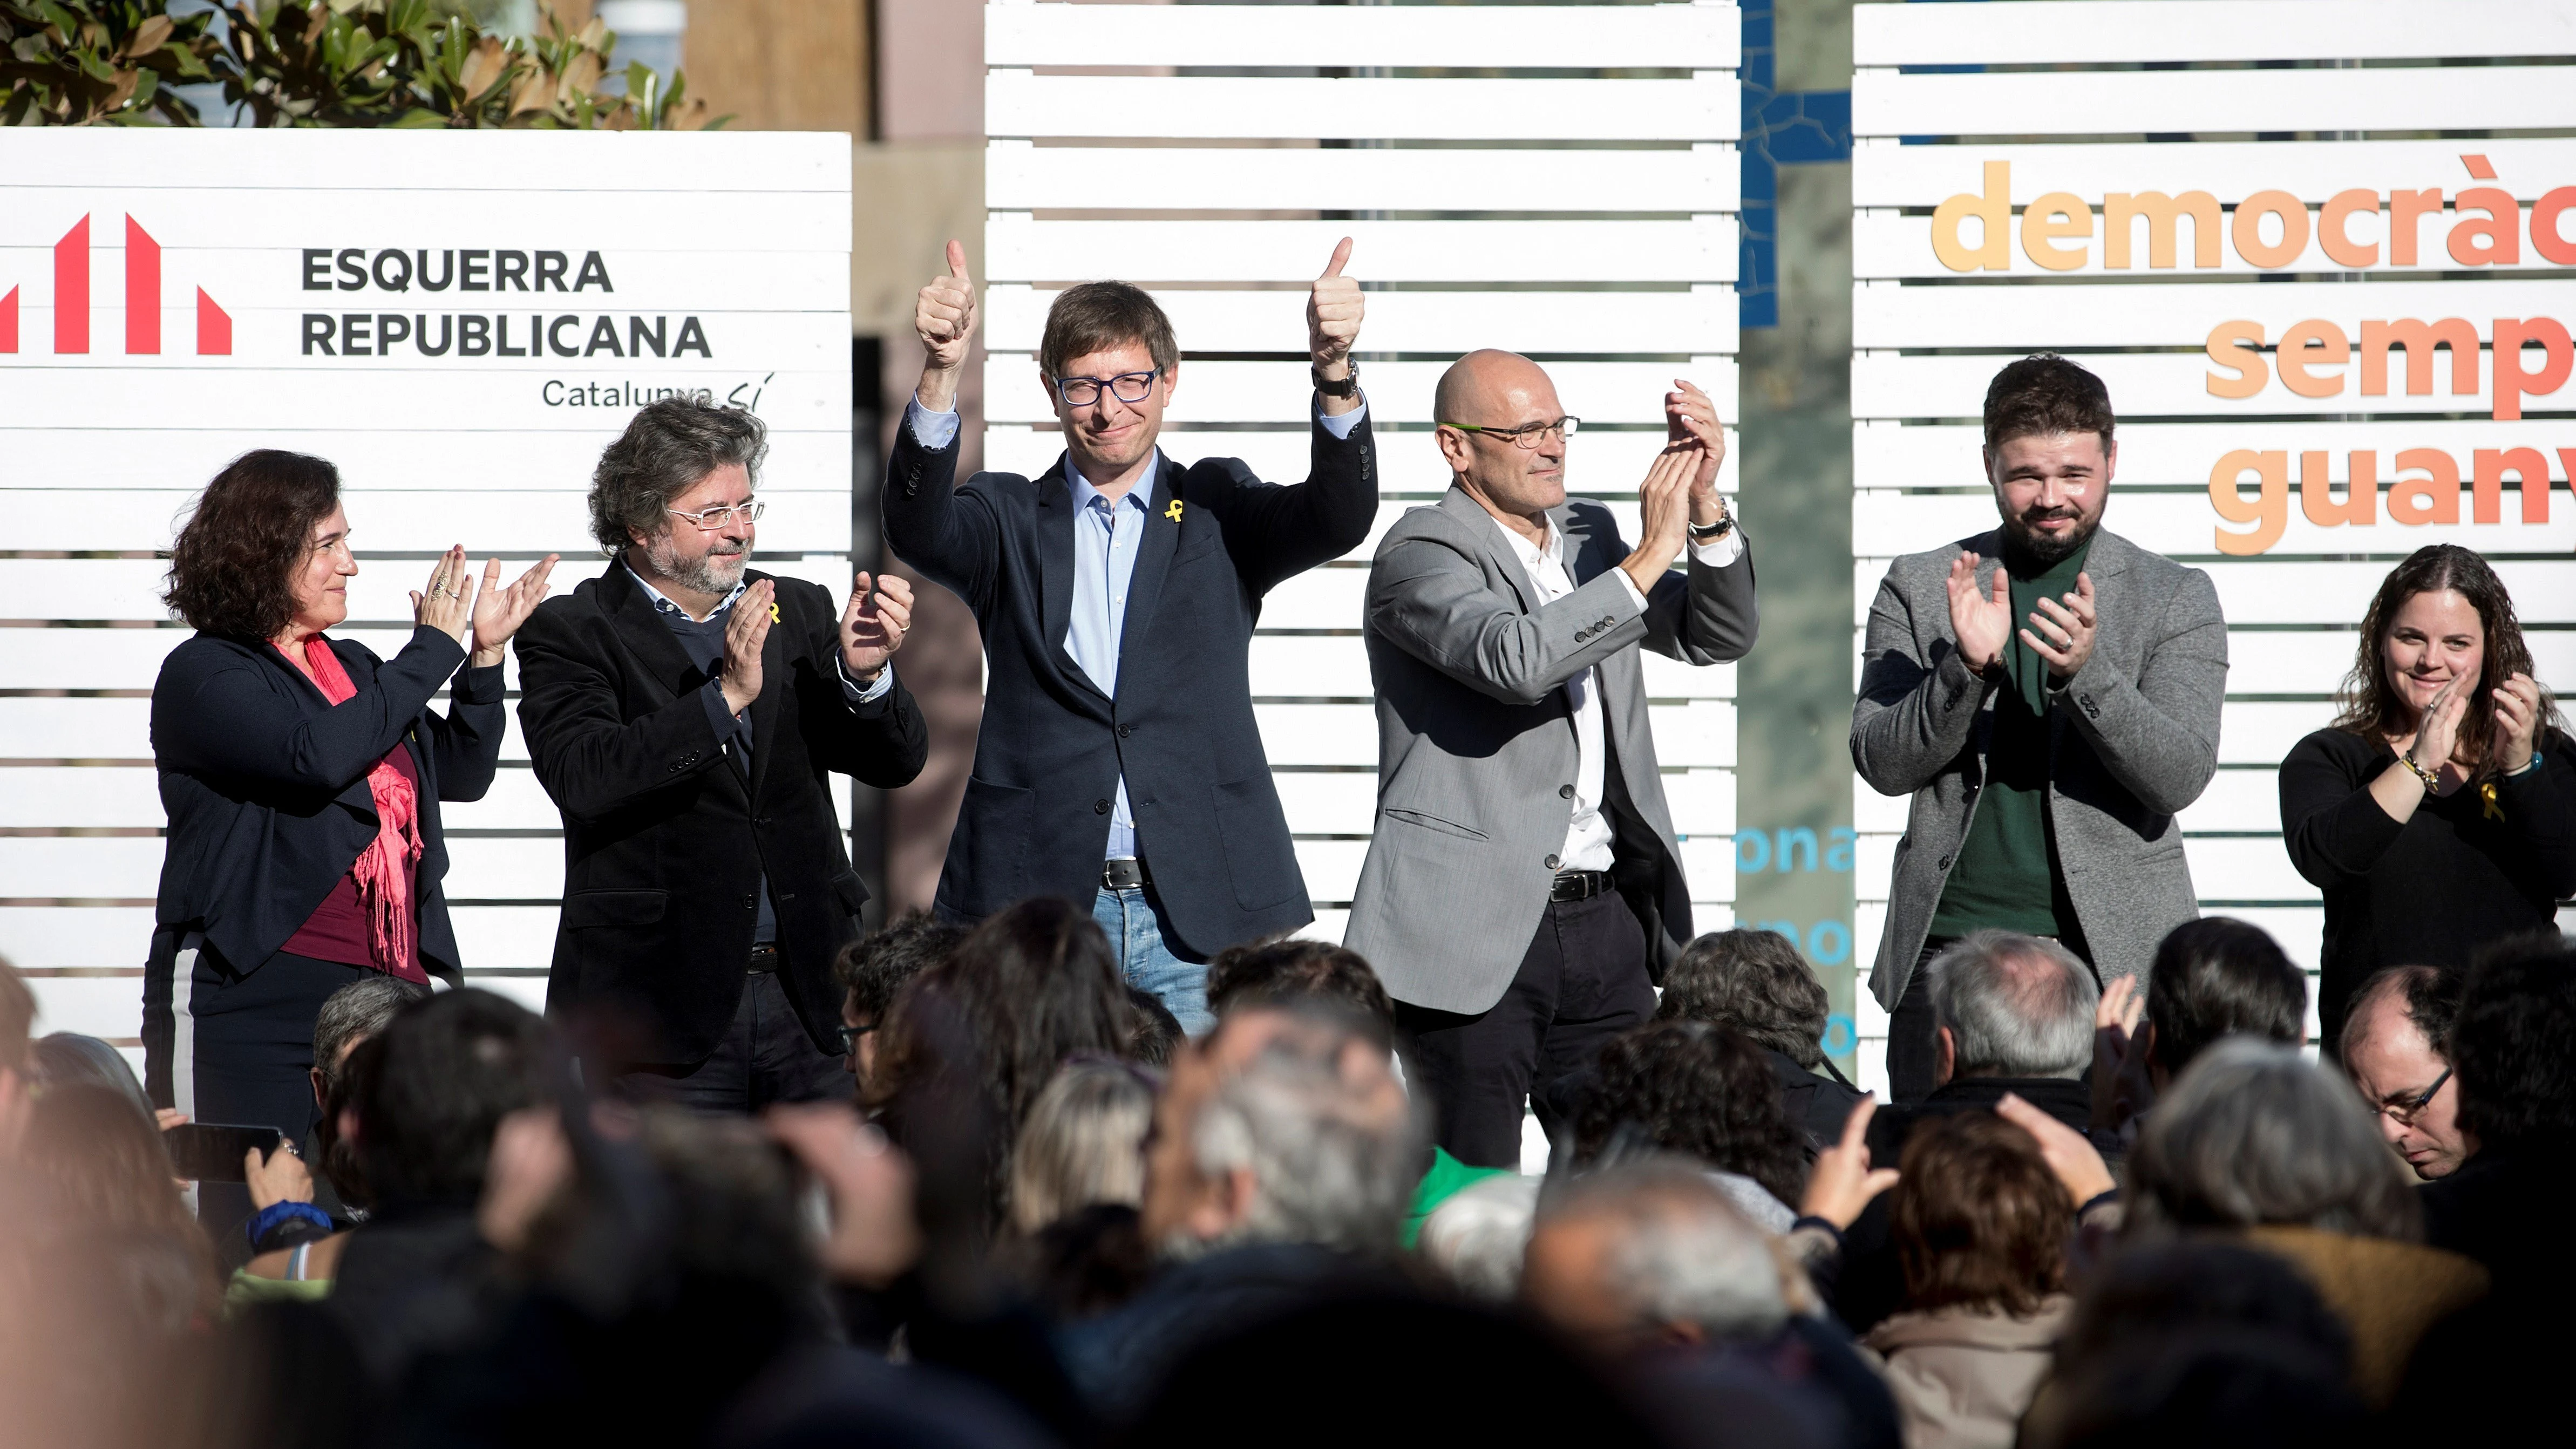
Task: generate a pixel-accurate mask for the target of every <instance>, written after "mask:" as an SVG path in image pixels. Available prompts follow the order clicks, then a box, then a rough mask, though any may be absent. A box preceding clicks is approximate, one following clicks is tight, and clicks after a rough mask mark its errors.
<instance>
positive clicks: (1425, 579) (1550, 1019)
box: [1343, 351, 1756, 1167]
mask: <svg viewBox="0 0 2576 1449" xmlns="http://www.w3.org/2000/svg"><path fill="white" fill-rule="evenodd" d="M1434 407H1435V409H1436V411H1437V413H1438V422H1439V429H1438V432H1437V433H1436V435H1435V436H1436V437H1437V438H1438V440H1439V444H1440V451H1441V455H1442V456H1443V457H1444V458H1445V459H1447V461H1448V463H1449V467H1450V471H1451V473H1452V475H1453V477H1452V479H1451V485H1450V489H1449V492H1448V494H1447V496H1445V497H1443V498H1442V499H1441V500H1440V502H1439V503H1438V504H1437V505H1435V506H1433V507H1430V508H1416V509H1413V510H1411V511H1409V512H1407V513H1406V514H1405V515H1404V516H1403V517H1402V518H1400V519H1398V520H1397V521H1396V523H1395V525H1394V526H1393V527H1392V528H1390V529H1389V530H1388V531H1387V534H1386V538H1385V540H1384V541H1383V542H1381V543H1380V544H1379V545H1378V550H1377V557H1376V560H1375V562H1374V563H1373V564H1372V565H1371V569H1370V573H1369V591H1368V655H1369V673H1370V675H1371V677H1372V678H1373V679H1374V681H1375V683H1376V686H1377V720H1378V811H1377V820H1376V829H1375V833H1374V835H1373V836H1372V838H1371V840H1370V842H1369V853H1368V860H1367V862H1366V863H1365V864H1364V865H1362V866H1361V868H1360V881H1359V889H1358V891H1357V893H1356V897H1355V898H1354V899H1353V900H1352V902H1351V917H1350V924H1349V927H1348V928H1347V930H1346V931H1345V933H1344V937H1343V942H1344V944H1345V945H1347V946H1349V947H1350V948H1351V949H1352V950H1354V951H1357V952H1359V953H1360V954H1361V955H1363V956H1366V957H1367V958H1368V959H1369V961H1370V962H1371V963H1372V964H1373V965H1374V966H1375V967H1376V968H1377V972H1378V975H1379V977H1380V978H1381V979H1382V980H1384V982H1385V983H1386V989H1387V994H1388V995H1390V996H1392V997H1393V998H1394V999H1395V1003H1396V1008H1395V1009H1396V1023H1397V1028H1398V1031H1399V1034H1400V1036H1401V1038H1402V1045H1403V1047H1404V1049H1405V1053H1406V1057H1407V1060H1408V1062H1409V1063H1410V1065H1409V1067H1408V1072H1409V1073H1410V1076H1411V1080H1412V1084H1413V1086H1414V1088H1415V1089H1416V1090H1417V1091H1419V1092H1421V1093H1423V1094H1424V1095H1425V1096H1427V1098H1428V1099H1429V1100H1430V1102H1431V1103H1432V1105H1433V1109H1434V1114H1435V1121H1436V1123H1437V1134H1438V1141H1439V1143H1440V1145H1441V1146H1443V1147H1445V1148H1447V1149H1448V1150H1449V1152H1450V1153H1451V1154H1452V1155H1453V1156H1456V1157H1457V1158H1459V1159H1460V1160H1462V1161H1465V1162H1468V1163H1471V1164H1474V1165H1476V1166H1481V1167H1513V1166H1517V1165H1518V1164H1519V1162H1520V1155H1521V1154H1520V1142H1521V1120H1522V1110H1523V1104H1524V1102H1525V1101H1530V1100H1535V1101H1536V1102H1537V1104H1538V1112H1539V1119H1540V1122H1541V1124H1542V1125H1544V1126H1545V1127H1546V1128H1547V1129H1548V1133H1549V1136H1550V1137H1551V1138H1556V1137H1558V1136H1559V1129H1560V1125H1561V1124H1560V1123H1558V1122H1557V1121H1556V1120H1555V1119H1556V1116H1557V1113H1556V1112H1555V1111H1554V1110H1553V1108H1552V1106H1551V1104H1550V1103H1549V1101H1548V1097H1547V1088H1548V1087H1549V1086H1550V1085H1551V1084H1553V1083H1555V1082H1556V1081H1558V1080H1560V1079H1562V1078H1563V1077H1565V1076H1567V1075H1568V1074H1569V1073H1572V1072H1574V1071H1576V1070H1579V1069H1581V1068H1584V1067H1588V1066H1590V1065H1591V1061H1592V1057H1593V1054H1594V1053H1595V1052H1596V1051H1597V1050H1598V1048H1599V1047H1600V1045H1601V1043H1602V1042H1603V1041H1605V1040H1607V1039H1608V1038H1610V1037H1612V1036H1615V1035H1617V1034H1618V1033H1620V1032H1622V1031H1625V1030H1627V1029H1628V1028H1629V1027H1632V1026H1635V1025H1637V1024H1638V1023H1640V1022H1643V1021H1644V1020H1645V1019H1646V1018H1647V1017H1648V1016H1649V1015H1651V1014H1652V1013H1653V1011H1654V1009H1655V996H1654V990H1653V985H1652V983H1653V982H1654V981H1657V980H1660V979H1661V977H1662V970H1663V967H1664V965H1665V964H1666V963H1668V962H1669V961H1671V960H1672V958H1673V957H1674V956H1675V955H1677V954H1679V952H1680V950H1681V947H1682V945H1683V944H1684V943H1685V942H1687V941H1689V940H1690V938H1691V912H1690V887H1689V885H1688V883H1687V882H1685V881H1684V880H1683V878H1682V867H1681V860H1680V858H1679V854H1678V852H1677V851H1676V849H1675V847H1674V842H1673V826H1672V816H1671V813H1670V812H1669V811H1668V810H1667V809H1666V808H1665V805H1664V791H1663V782H1662V778H1661V776H1660V774H1659V773H1658V770H1657V767H1656V763H1655V741H1654V736H1653V734H1652V733H1651V732H1650V730H1649V729H1648V726H1647V718H1646V691H1645V683H1644V676H1643V670H1642V668H1641V666H1640V665H1639V663H1638V657H1637V650H1638V647H1639V646H1640V645H1643V646H1645V647H1648V648H1651V649H1654V650H1656V651H1657V652H1658V653H1662V654H1666V655H1670V656H1672V657H1673V658H1676V659H1680V660H1684V661H1686V662H1688V663H1691V664H1720V663H1724V662H1726V661H1728V660H1732V659H1739V658H1742V657H1743V655H1744V653H1745V651H1747V650H1749V649H1751V648H1752V647H1753V636H1754V630H1755V625H1756V617H1755V612H1754V599H1753V560H1752V555H1751V551H1750V547H1749V545H1747V543H1746V542H1745V539H1744V535H1743V533H1742V532H1741V531H1740V530H1738V529H1737V528H1736V527H1735V520H1734V519H1733V518H1732V517H1731V516H1730V515H1729V513H1728V511H1727V507H1726V502H1725V500H1724V499H1722V498H1720V497H1719V496H1718V492H1717V470H1718V464H1719V463H1720V461H1722V460H1723V459H1724V457H1725V456H1726V438H1725V434H1724V433H1723V432H1721V431H1720V430H1719V427H1718V422H1717V413H1716V410H1715V408H1714V407H1713V406H1712V405H1711V404H1710V402H1709V400H1708V396H1707V394H1705V393H1703V392H1701V391H1700V390H1699V389H1698V388H1696V387H1693V386H1691V385H1690V384H1688V383H1686V382H1677V383H1676V384H1675V390H1674V391H1672V392H1670V393H1667V394H1665V396H1664V411H1665V420H1666V446H1665V448H1664V450H1663V452H1662V453H1661V454H1659V455H1658V456H1657V457H1656V459H1655V462H1654V465H1653V466H1652V467H1651V468H1650V469H1649V470H1648V472H1647V474H1646V479H1645V481H1644V482H1643V483H1641V484H1639V485H1638V506H1639V513H1640V519H1639V530H1638V531H1639V533H1640V534H1641V535H1642V537H1641V538H1640V539H1639V541H1638V543H1637V544H1636V546H1635V547H1633V548H1632V547H1630V546H1629V545H1628V544H1627V543H1625V542H1623V541H1621V539H1620V537H1619V529H1618V525H1617V524H1616V523H1615V522H1614V521H1613V520H1612V518H1611V516H1610V510H1609V509H1607V508H1604V507H1602V506H1601V505H1600V504H1598V503H1593V502H1588V501H1585V502H1574V503H1569V502H1568V501H1567V500H1566V496H1565V462H1566V453H1567V450H1568V446H1569V439H1570V436H1571V435H1572V434H1573V433H1574V431H1575V424H1576V422H1577V420H1576V419H1574V418H1570V417H1567V416H1566V415H1565V410H1564V408H1563V407H1561V406H1559V404H1558V402H1557V396H1556V387H1555V384H1553V383H1552V382H1550V381H1549V380H1548V376H1547V373H1546V372H1545V371H1543V370H1542V369H1541V368H1540V367H1539V366H1538V365H1537V364H1536V363H1533V362H1531V361H1530V360H1529V359H1527V358H1525V357H1518V356H1515V355H1513V354H1511V353H1508V352H1493V351H1486V352H1474V353H1470V354H1468V355H1467V356H1466V357H1464V358H1462V359H1460V360H1459V362H1458V364H1457V365H1456V366H1454V367H1452V368H1450V369H1449V371H1448V373H1447V374H1446V375H1444V376H1443V377H1442V378H1441V380H1440V390H1439V394H1438V398H1437V400H1436V402H1435V404H1434ZM1686 547H1687V549H1688V551H1689V555H1690V559H1689V565H1688V571H1687V573H1686V574H1685V573H1675V572H1672V567H1673V564H1674V563H1675V561H1676V560H1678V559H1679V558H1680V557H1681V556H1682V554H1683V552H1684V550H1685V548H1686Z"/></svg>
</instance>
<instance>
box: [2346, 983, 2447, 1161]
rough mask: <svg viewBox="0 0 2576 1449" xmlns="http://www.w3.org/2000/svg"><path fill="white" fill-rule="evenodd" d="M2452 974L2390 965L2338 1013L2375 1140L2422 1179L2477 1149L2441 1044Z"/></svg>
mask: <svg viewBox="0 0 2576 1449" xmlns="http://www.w3.org/2000/svg"><path fill="white" fill-rule="evenodd" d="M2460 975H2461V974H2460V972H2459V971H2458V970H2456V969H2454V968H2449V967H2439V966H2392V967H2390V968H2389V969H2388V970H2385V971H2382V972H2380V973H2379V974H2378V975H2376V976H2373V977H2371V978H2370V979H2369V980H2368V981H2366V982H2364V983H2362V987H2361V990H2360V991H2358V992H2356V993H2355V994H2354V996H2353V999H2352V1006H2351V1007H2350V1008H2349V1009H2348V1010H2347V1012H2346V1013H2345V1016H2344V1026H2343V1042H2342V1049H2341V1051H2340V1052H2339V1053H2338V1055H2339V1056H2340V1057H2341V1058H2342V1059H2343V1067H2344V1070H2345V1071H2347V1072H2350V1073H2351V1074H2352V1084H2353V1085H2354V1086H2355V1087H2358V1088H2359V1089H2360V1090H2361V1096H2362V1100H2363V1101H2365V1102H2368V1103H2370V1105H2371V1106H2372V1107H2374V1108H2376V1109H2377V1111H2378V1117H2377V1121H2378V1123H2379V1135H2380V1136H2381V1137H2384V1138H2386V1139H2387V1141H2388V1146H2389V1149H2390V1150H2391V1151H2393V1152H2395V1153H2396V1154H2397V1155H2398V1156H2400V1157H2402V1158H2405V1159H2406V1165H2407V1166H2408V1167H2411V1168H2413V1169H2415V1175H2416V1176H2417V1177H2420V1178H2422V1179H2424V1180H2425V1181H2427V1182H2430V1181H2433V1180H2434V1179H2436V1178H2442V1177H2448V1176H2450V1175H2451V1174H2452V1173H2454V1172H2457V1171H2459V1170H2460V1164H2461V1163H2462V1162H2465V1161H2467V1160H2468V1158H2469V1157H2470V1155H2471V1154H2473V1153H2475V1152H2476V1151H2477V1142H2476V1139H2474V1138H2473V1137H2471V1136H2470V1135H2469V1132H2468V1129H2467V1128H2465V1127H2463V1126H2462V1125H2461V1123H2460V1089H2459V1088H2458V1087H2457V1086H2455V1085H2453V1083H2452V1080H2451V1062H2450V1058H2448V1057H2446V1056H2444V1055H2443V1053H2442V1047H2441V1043H2442V1041H2443V1040H2444V1038H2446V1037H2448V1036H2449V1035H2450V1034H2451V1022H2452V1020H2453V1019H2454V1018H2456V1017H2457V1016H2458V1015H2459V1013H2460Z"/></svg>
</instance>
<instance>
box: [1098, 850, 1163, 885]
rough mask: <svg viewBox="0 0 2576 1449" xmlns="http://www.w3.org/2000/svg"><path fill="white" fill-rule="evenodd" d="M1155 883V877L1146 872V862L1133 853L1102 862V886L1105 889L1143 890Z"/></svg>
mask: <svg viewBox="0 0 2576 1449" xmlns="http://www.w3.org/2000/svg"><path fill="white" fill-rule="evenodd" d="M1153 883H1154V878H1153V877H1152V876H1150V875H1147V874H1146V873H1145V862H1143V861H1141V860H1138V859H1137V858H1136V857H1134V856H1132V855H1122V856H1120V857H1118V858H1117V859H1116V860H1104V861H1102V862H1101V863H1100V886H1101V889H1103V890H1112V891H1133V890H1143V889H1144V888H1145V887H1146V886H1149V885H1151V884H1153Z"/></svg>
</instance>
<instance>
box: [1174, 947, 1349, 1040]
mask: <svg viewBox="0 0 2576 1449" xmlns="http://www.w3.org/2000/svg"><path fill="white" fill-rule="evenodd" d="M1207 998H1208V1010H1209V1011H1210V1012H1211V1013H1213V1014H1215V1015H1217V1016H1220V1017H1221V1016H1223V1015H1225V1014H1226V1012H1228V1011H1230V1010H1234V1009H1236V1008H1239V1007H1246V1006H1268V1005H1275V1004H1278V1003H1282V1002H1291V1001H1308V1000H1314V1001H1331V1002H1339V1003H1341V1004H1342V1005H1344V1006H1347V1007H1349V1008H1351V1009H1352V1010H1354V1011H1357V1012H1359V1013H1360V1014H1361V1015H1363V1016H1366V1017H1368V1018H1369V1019H1370V1020H1372V1021H1375V1022H1377V1023H1378V1024H1379V1025H1380V1026H1381V1027H1383V1028H1384V1029H1385V1032H1386V1037H1387V1040H1388V1041H1389V1042H1393V1041H1394V1040H1395V1004H1394V1003H1393V1002H1391V1001H1389V1000H1387V997H1386V987H1385V985H1384V984H1382V983H1381V982H1379V980H1378V977H1377V971H1376V969H1375V968H1374V967H1372V966H1370V965H1369V963H1368V958H1367V957H1365V956H1362V955H1361V954H1360V953H1359V952H1357V951H1354V950H1351V949H1350V948H1349V947H1347V946H1336V945H1334V944H1333V943H1332V942H1330V941H1315V940H1308V939H1306V938H1304V937H1300V936H1285V937H1281V938H1279V939H1277V940H1272V941H1255V942H1251V943H1248V944H1246V945H1241V946H1229V947H1227V948H1226V949H1224V950H1222V951H1220V952H1218V953H1217V957H1216V959H1215V960H1214V961H1211V962H1209V963H1208V978H1207Z"/></svg>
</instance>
